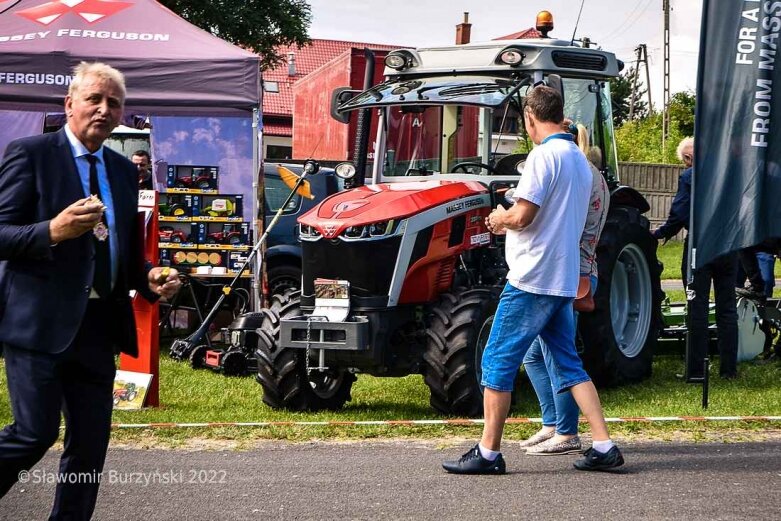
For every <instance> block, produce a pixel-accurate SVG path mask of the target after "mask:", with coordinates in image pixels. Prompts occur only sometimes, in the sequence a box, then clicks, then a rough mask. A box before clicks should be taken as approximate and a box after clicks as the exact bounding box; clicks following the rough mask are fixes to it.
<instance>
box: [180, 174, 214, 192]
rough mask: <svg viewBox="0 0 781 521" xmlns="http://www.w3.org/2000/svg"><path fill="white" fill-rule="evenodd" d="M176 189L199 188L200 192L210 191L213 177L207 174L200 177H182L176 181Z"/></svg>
mask: <svg viewBox="0 0 781 521" xmlns="http://www.w3.org/2000/svg"><path fill="white" fill-rule="evenodd" d="M174 186H175V187H176V188H198V189H200V190H208V189H209V188H211V187H212V181H211V177H209V176H208V175H206V174H203V175H199V176H189V175H187V176H182V177H179V178H177V179H176V181H174Z"/></svg>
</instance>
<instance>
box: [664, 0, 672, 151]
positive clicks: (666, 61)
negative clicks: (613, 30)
mask: <svg viewBox="0 0 781 521" xmlns="http://www.w3.org/2000/svg"><path fill="white" fill-rule="evenodd" d="M662 9H663V10H664V100H663V103H664V105H663V106H662V111H663V112H662V153H664V150H665V145H666V142H667V137H668V136H669V133H670V113H669V111H668V110H667V106H668V105H669V104H670V0H662Z"/></svg>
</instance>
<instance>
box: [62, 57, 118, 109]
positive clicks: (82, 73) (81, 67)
mask: <svg viewBox="0 0 781 521" xmlns="http://www.w3.org/2000/svg"><path fill="white" fill-rule="evenodd" d="M87 76H97V77H98V78H100V79H102V80H108V81H111V82H113V83H115V84H116V85H117V87H119V90H121V91H122V101H123V102H124V101H125V97H126V96H127V90H126V89H125V75H124V74H122V73H121V72H119V71H118V70H117V69H115V68H114V67H112V66H111V65H106V64H105V63H100V62H92V63H87V62H81V63H79V64H78V65H76V66H75V67H74V68H73V81H71V84H70V86H69V87H68V96H73V94H74V93H75V92H76V91H77V90H79V87H81V84H82V82H83V81H84V79H85V78H86V77H87Z"/></svg>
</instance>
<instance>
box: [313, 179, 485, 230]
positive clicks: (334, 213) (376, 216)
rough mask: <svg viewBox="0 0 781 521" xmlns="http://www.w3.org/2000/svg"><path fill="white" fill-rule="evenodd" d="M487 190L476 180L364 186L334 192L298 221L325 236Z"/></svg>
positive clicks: (413, 213)
mask: <svg viewBox="0 0 781 521" xmlns="http://www.w3.org/2000/svg"><path fill="white" fill-rule="evenodd" d="M486 193H488V189H487V188H486V187H485V186H484V185H482V184H481V183H478V182H476V181H442V180H431V181H414V182H408V183H382V184H377V185H370V186H361V187H358V188H354V189H352V190H346V191H344V192H339V193H337V194H334V195H332V196H331V197H329V198H328V199H326V200H324V201H323V202H322V203H320V204H319V205H318V206H316V207H315V208H313V209H312V210H310V211H309V212H307V213H306V214H304V215H302V216H301V217H300V218H299V219H298V222H299V223H301V224H302V225H307V226H311V227H313V228H316V229H317V230H318V231H319V232H320V234H322V236H324V237H326V238H331V237H336V236H338V235H339V234H340V233H341V232H342V231H343V230H344V229H345V228H348V227H351V226H361V225H368V224H373V223H378V222H384V221H388V220H391V219H394V220H399V219H404V218H406V217H409V216H411V215H415V214H419V213H421V212H423V211H426V210H428V209H431V208H435V207H437V206H440V205H443V204H446V203H449V202H452V201H457V200H459V199H463V198H467V197H469V196H474V195H481V194H486Z"/></svg>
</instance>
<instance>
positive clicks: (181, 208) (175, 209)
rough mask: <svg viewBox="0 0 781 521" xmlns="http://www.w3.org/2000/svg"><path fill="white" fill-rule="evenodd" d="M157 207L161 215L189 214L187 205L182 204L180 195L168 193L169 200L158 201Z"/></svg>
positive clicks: (177, 215)
mask: <svg viewBox="0 0 781 521" xmlns="http://www.w3.org/2000/svg"><path fill="white" fill-rule="evenodd" d="M157 208H158V210H159V212H160V215H164V216H166V217H184V216H186V215H187V207H186V206H185V205H184V204H182V202H181V200H180V199H179V198H178V197H175V196H173V195H168V200H167V202H161V203H158V205H157Z"/></svg>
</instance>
